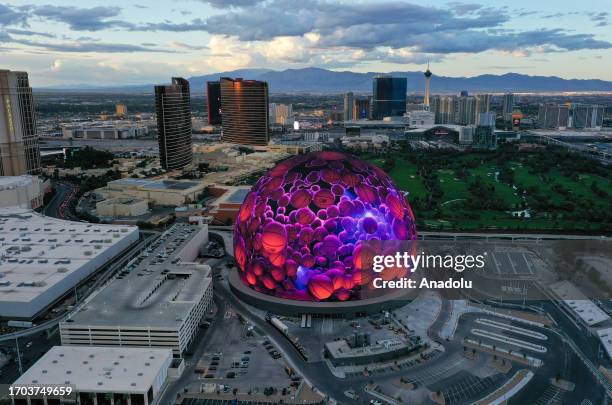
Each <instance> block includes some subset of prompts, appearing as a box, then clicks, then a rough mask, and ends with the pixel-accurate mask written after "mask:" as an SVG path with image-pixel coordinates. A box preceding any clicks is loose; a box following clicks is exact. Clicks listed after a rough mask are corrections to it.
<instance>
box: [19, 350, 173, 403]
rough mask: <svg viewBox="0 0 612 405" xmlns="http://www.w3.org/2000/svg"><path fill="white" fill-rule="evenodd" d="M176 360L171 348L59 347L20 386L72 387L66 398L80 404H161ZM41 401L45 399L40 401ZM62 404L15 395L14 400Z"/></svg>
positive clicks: (29, 371) (33, 367)
mask: <svg viewBox="0 0 612 405" xmlns="http://www.w3.org/2000/svg"><path fill="white" fill-rule="evenodd" d="M171 365H172V351H171V350H170V349H152V348H149V349H142V348H135V347H113V348H108V347H94V346H54V347H52V348H51V349H50V350H49V351H48V352H47V353H45V354H44V355H43V356H42V357H41V358H40V359H39V360H38V361H37V362H36V363H34V365H32V367H30V368H29V369H28V370H27V371H26V372H25V373H23V375H21V376H20V377H19V378H18V379H17V381H15V383H14V385H15V386H39V387H45V386H47V387H60V386H65V387H70V389H71V393H70V395H65V396H64V397H63V398H62V401H61V403H66V401H67V399H68V402H69V403H78V404H81V405H111V404H114V405H120V404H121V405H157V404H159V403H160V402H159V400H160V398H161V394H162V393H163V390H164V388H165V387H166V385H167V382H168V372H169V369H170V368H171ZM35 401H40V402H35ZM44 401H46V404H47V405H51V404H58V405H59V404H60V399H59V397H58V398H47V399H46V400H43V399H38V400H35V399H34V398H28V397H18V398H13V404H14V405H28V404H35V403H36V404H44V403H45V402H44Z"/></svg>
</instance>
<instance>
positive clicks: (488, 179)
mask: <svg viewBox="0 0 612 405" xmlns="http://www.w3.org/2000/svg"><path fill="white" fill-rule="evenodd" d="M497 171H498V169H497V167H496V166H495V165H493V164H487V165H483V166H480V167H477V168H475V169H469V170H468V172H469V173H470V175H472V176H473V177H476V176H480V179H481V180H482V181H483V182H484V183H485V184H487V185H489V184H490V185H493V187H495V193H496V194H497V196H498V197H499V198H500V199H502V200H504V201H506V202H508V203H509V204H511V205H514V204H518V203H521V202H522V201H523V200H522V198H521V197H520V196H519V195H518V193H517V191H516V190H514V189H513V188H512V187H511V186H509V185H507V184H504V183H501V182H499V181H497V180H496V179H495V172H497Z"/></svg>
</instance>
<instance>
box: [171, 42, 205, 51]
mask: <svg viewBox="0 0 612 405" xmlns="http://www.w3.org/2000/svg"><path fill="white" fill-rule="evenodd" d="M172 45H173V46H174V47H175V48H182V49H187V50H190V51H201V50H203V49H210V48H209V47H207V46H206V45H190V44H186V43H184V42H178V41H175V42H172Z"/></svg>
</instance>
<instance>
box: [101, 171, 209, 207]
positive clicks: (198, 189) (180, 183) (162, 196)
mask: <svg viewBox="0 0 612 405" xmlns="http://www.w3.org/2000/svg"><path fill="white" fill-rule="evenodd" d="M205 188H206V185H205V184H204V183H201V182H197V181H189V180H149V179H132V178H128V179H119V180H114V181H109V182H108V184H107V185H106V186H105V187H102V188H99V189H97V190H96V193H98V194H100V195H102V196H103V197H104V198H106V199H110V198H118V197H119V198H134V199H139V200H146V201H149V202H151V203H153V204H158V205H171V206H175V207H178V206H181V205H183V204H190V203H193V202H196V201H198V199H199V196H200V194H202V192H203V191H204V189H205Z"/></svg>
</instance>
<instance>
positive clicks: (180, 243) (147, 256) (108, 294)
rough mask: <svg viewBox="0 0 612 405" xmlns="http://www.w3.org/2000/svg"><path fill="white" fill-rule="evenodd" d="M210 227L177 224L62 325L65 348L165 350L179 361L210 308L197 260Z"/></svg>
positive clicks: (205, 272)
mask: <svg viewBox="0 0 612 405" xmlns="http://www.w3.org/2000/svg"><path fill="white" fill-rule="evenodd" d="M207 243H208V226H207V225H203V226H190V225H178V224H177V225H174V226H172V227H171V228H170V229H168V230H167V231H166V232H164V234H163V235H161V236H160V238H159V239H158V241H157V242H153V245H152V246H151V247H149V249H147V250H145V252H143V253H142V254H141V257H140V258H139V259H138V260H139V261H140V262H139V263H138V264H132V265H130V266H129V267H128V268H126V269H124V270H122V271H120V272H119V275H118V276H117V278H116V279H114V280H113V281H112V282H110V283H109V284H108V285H107V286H106V287H105V288H104V289H102V290H101V291H99V292H98V293H97V294H96V295H94V296H92V297H91V298H90V299H89V300H88V302H87V305H85V306H84V307H83V308H82V309H81V310H79V311H77V312H76V313H73V314H71V315H70V317H69V318H68V319H67V320H66V321H64V322H62V323H60V337H61V341H62V345H70V346H73V345H77V346H79V345H92V346H129V347H161V348H168V349H172V352H173V355H174V357H181V355H182V354H183V352H184V351H185V350H186V349H187V348H188V347H189V345H190V344H191V343H192V341H193V339H194V338H195V336H196V333H197V331H198V327H199V324H200V320H201V319H202V317H203V315H204V314H205V312H206V311H208V309H209V308H210V306H211V303H212V288H213V285H212V278H211V269H210V267H209V266H207V265H204V264H199V263H198V262H197V260H198V259H197V258H198V256H199V253H200V250H201V248H202V246H203V245H205V244H207Z"/></svg>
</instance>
